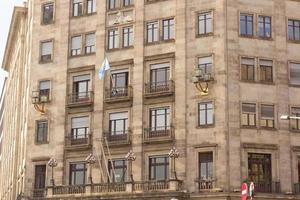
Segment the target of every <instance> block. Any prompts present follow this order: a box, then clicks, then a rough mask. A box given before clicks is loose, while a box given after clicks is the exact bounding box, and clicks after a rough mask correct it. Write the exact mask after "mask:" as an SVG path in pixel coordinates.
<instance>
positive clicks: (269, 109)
mask: <svg viewBox="0 0 300 200" xmlns="http://www.w3.org/2000/svg"><path fill="white" fill-rule="evenodd" d="M260 126H261V127H265V128H275V112H274V106H273V105H261V116H260Z"/></svg>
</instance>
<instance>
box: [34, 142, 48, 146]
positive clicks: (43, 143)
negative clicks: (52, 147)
mask: <svg viewBox="0 0 300 200" xmlns="http://www.w3.org/2000/svg"><path fill="white" fill-rule="evenodd" d="M34 144H35V145H37V146H41V145H45V144H49V142H48V141H47V142H35V143H34Z"/></svg>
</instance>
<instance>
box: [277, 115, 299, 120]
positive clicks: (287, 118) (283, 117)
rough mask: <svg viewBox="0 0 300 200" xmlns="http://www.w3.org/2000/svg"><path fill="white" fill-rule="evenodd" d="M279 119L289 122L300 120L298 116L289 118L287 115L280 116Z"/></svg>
mask: <svg viewBox="0 0 300 200" xmlns="http://www.w3.org/2000/svg"><path fill="white" fill-rule="evenodd" d="M280 119H281V120H291V119H299V120H300V117H298V116H289V115H281V116H280Z"/></svg>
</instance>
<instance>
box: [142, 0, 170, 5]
mask: <svg viewBox="0 0 300 200" xmlns="http://www.w3.org/2000/svg"><path fill="white" fill-rule="evenodd" d="M160 1H167V0H145V5H147V4H152V3H157V2H160Z"/></svg>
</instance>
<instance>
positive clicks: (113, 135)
mask: <svg viewBox="0 0 300 200" xmlns="http://www.w3.org/2000/svg"><path fill="white" fill-rule="evenodd" d="M129 133H130V130H123V131H109V132H107V133H105V137H106V139H107V141H108V142H125V141H129Z"/></svg>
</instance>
